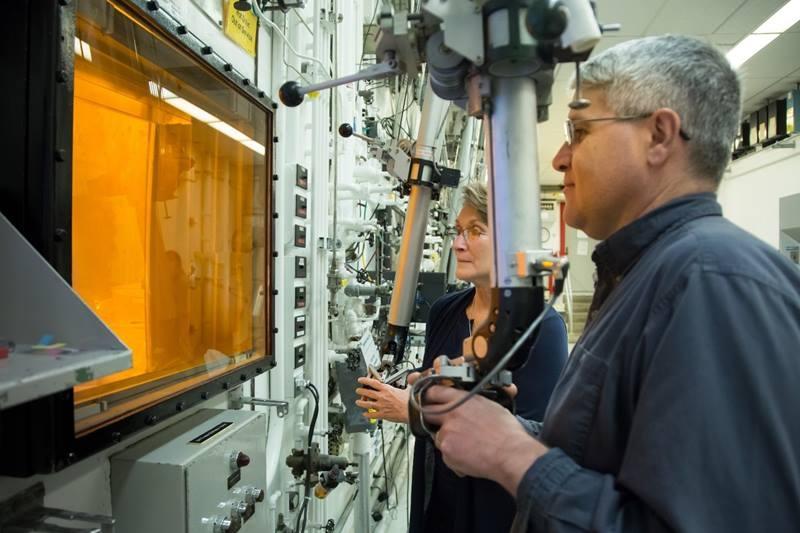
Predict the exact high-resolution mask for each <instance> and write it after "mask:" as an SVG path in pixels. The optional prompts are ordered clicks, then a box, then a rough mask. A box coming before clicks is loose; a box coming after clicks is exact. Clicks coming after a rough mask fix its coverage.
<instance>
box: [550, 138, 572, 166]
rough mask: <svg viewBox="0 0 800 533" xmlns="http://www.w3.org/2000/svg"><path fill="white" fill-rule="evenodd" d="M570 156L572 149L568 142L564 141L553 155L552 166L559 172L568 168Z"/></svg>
mask: <svg viewBox="0 0 800 533" xmlns="http://www.w3.org/2000/svg"><path fill="white" fill-rule="evenodd" d="M571 158H572V150H571V149H570V146H569V144H567V143H566V142H564V143H563V144H562V145H561V148H559V149H558V152H556V155H555V157H553V168H554V169H556V170H557V171H559V172H566V171H567V169H568V168H569V164H570V161H571Z"/></svg>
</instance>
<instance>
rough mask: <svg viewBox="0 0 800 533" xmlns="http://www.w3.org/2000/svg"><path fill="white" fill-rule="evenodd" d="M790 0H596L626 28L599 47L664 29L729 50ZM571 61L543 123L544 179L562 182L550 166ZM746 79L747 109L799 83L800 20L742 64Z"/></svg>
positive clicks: (605, 16)
mask: <svg viewBox="0 0 800 533" xmlns="http://www.w3.org/2000/svg"><path fill="white" fill-rule="evenodd" d="M785 1H786V0H597V5H598V8H597V9H598V16H599V18H600V21H601V22H602V23H611V22H619V23H621V24H622V30H621V31H619V32H617V33H610V34H607V36H605V37H604V38H603V40H602V41H601V43H600V44H599V45H598V47H597V48H595V52H594V53H597V52H600V51H602V50H605V49H606V48H609V47H611V46H613V45H614V44H617V43H620V42H622V41H626V40H629V39H634V38H637V37H644V36H646V35H661V34H664V33H680V34H687V35H694V36H697V37H701V38H704V39H708V40H709V41H710V42H712V43H714V44H715V45H717V46H719V48H720V49H721V50H722V51H723V52H727V51H728V50H730V49H731V48H732V47H733V46H734V45H735V44H736V43H737V42H738V41H739V40H740V39H742V37H744V36H745V35H746V34H748V33H750V32H752V31H753V30H754V29H755V28H756V27H758V26H759V25H760V24H761V23H762V22H764V21H765V20H766V19H767V18H769V17H770V16H771V15H772V14H773V13H774V12H775V11H777V10H778V8H780V7H781V6H782V5H783V4H784V3H785ZM573 71H574V67H573V66H571V65H564V66H560V67H558V70H557V72H556V82H555V84H554V86H553V105H552V106H550V120H549V121H548V122H546V123H544V124H540V125H539V161H540V165H539V166H540V180H541V183H542V184H543V185H558V184H561V174H560V173H558V172H556V171H554V170H553V169H552V167H551V166H550V161H551V160H552V157H553V155H554V154H555V152H556V151H557V150H558V148H559V147H560V146H561V143H562V142H563V140H564V134H563V127H562V124H563V122H564V119H565V118H566V115H567V102H568V101H569V98H570V96H571V95H570V93H568V91H566V85H567V82H568V80H569V78H570V76H571V74H572V72H573ZM740 72H741V74H742V79H743V83H744V111H745V112H746V113H749V112H750V111H752V110H754V109H757V108H759V107H762V106H764V105H765V104H766V103H767V100H768V99H771V98H774V97H776V96H778V95H781V94H783V93H786V92H788V91H789V90H790V89H792V88H795V87H797V84H798V83H800V23H798V24H795V25H794V26H793V27H792V28H790V30H789V31H788V32H786V33H784V34H783V35H781V36H780V37H778V38H777V39H775V40H774V41H773V42H772V43H771V44H770V45H768V46H767V47H766V48H764V49H763V50H761V51H760V52H759V53H758V54H756V55H755V56H753V57H752V58H751V59H750V60H749V61H747V62H746V63H745V64H744V65H742V67H741V68H740Z"/></svg>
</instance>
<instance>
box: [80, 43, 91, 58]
mask: <svg viewBox="0 0 800 533" xmlns="http://www.w3.org/2000/svg"><path fill="white" fill-rule="evenodd" d="M81 50H83V57H85V58H86V59H87V60H89V61H91V60H92V49H91V48H90V47H89V43H87V42H86V41H81Z"/></svg>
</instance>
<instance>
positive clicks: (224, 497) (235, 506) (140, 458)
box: [111, 409, 267, 533]
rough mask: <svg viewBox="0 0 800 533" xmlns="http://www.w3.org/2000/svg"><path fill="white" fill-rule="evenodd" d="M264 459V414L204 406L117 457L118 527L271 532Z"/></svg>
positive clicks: (153, 532) (132, 532)
mask: <svg viewBox="0 0 800 533" xmlns="http://www.w3.org/2000/svg"><path fill="white" fill-rule="evenodd" d="M265 460H266V422H265V420H264V414H263V413H258V412H254V411H230V410H217V409H204V410H202V411H198V412H197V413H195V414H194V415H192V416H190V417H189V418H186V419H184V420H182V421H181V422H178V423H177V424H175V425H173V426H170V427H168V428H166V429H165V430H163V431H161V432H160V433H156V434H155V435H152V436H151V437H148V438H146V439H144V440H143V441H141V442H139V443H137V444H134V445H133V446H131V447H130V448H128V449H126V450H124V451H122V452H120V453H118V454H116V455H114V456H112V457H111V500H112V507H113V509H112V510H113V515H114V517H115V519H116V531H117V532H118V533H141V532H143V531H147V532H148V533H184V532H185V533H195V532H197V533H199V532H204V533H236V532H237V531H241V532H244V533H248V532H251V533H255V532H261V531H265V529H266V527H267V518H266V515H267V513H266V503H264V494H265V491H266V464H265Z"/></svg>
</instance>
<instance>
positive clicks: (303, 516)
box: [294, 383, 319, 533]
mask: <svg viewBox="0 0 800 533" xmlns="http://www.w3.org/2000/svg"><path fill="white" fill-rule="evenodd" d="M305 388H306V389H308V391H309V392H311V396H313V397H314V412H313V414H312V415H311V423H310V424H309V426H308V448H307V449H308V451H307V453H308V454H310V453H311V441H312V440H313V439H314V428H315V426H316V425H317V416H318V415H319V391H318V390H317V387H315V386H314V384H313V383H307V384H306V387H305ZM310 466H311V465H306V481H305V494H304V496H303V505H302V507H300V510H299V511H297V521H296V522H295V526H294V530H295V532H296V533H300V532H302V531H305V530H306V520H307V518H308V502H309V500H310V499H311V468H310ZM301 520H302V528H301V525H300V522H301Z"/></svg>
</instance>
